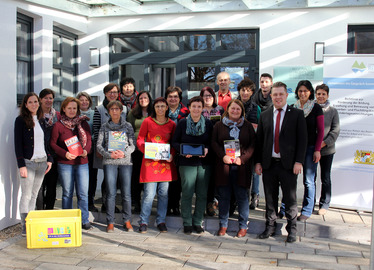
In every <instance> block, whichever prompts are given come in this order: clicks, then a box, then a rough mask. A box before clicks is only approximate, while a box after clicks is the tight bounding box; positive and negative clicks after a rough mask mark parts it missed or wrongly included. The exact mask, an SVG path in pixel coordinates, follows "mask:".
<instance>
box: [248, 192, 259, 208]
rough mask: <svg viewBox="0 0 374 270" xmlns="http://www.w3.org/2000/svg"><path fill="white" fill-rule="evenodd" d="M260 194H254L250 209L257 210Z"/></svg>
mask: <svg viewBox="0 0 374 270" xmlns="http://www.w3.org/2000/svg"><path fill="white" fill-rule="evenodd" d="M258 201H259V199H258V195H257V194H252V199H251V204H250V205H249V209H252V210H255V209H256V207H258Z"/></svg>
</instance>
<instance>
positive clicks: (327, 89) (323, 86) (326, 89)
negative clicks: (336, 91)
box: [316, 83, 330, 94]
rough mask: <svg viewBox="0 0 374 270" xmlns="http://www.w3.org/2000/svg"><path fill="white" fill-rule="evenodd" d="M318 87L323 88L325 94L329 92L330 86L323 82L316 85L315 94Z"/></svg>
mask: <svg viewBox="0 0 374 270" xmlns="http://www.w3.org/2000/svg"><path fill="white" fill-rule="evenodd" d="M320 89H322V90H325V91H326V92H327V94H329V92H330V88H329V87H328V86H327V84H324V83H323V84H320V85H317V86H316V94H317V90H320Z"/></svg>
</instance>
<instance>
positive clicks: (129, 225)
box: [123, 221, 134, 232]
mask: <svg viewBox="0 0 374 270" xmlns="http://www.w3.org/2000/svg"><path fill="white" fill-rule="evenodd" d="M123 228H124V229H125V231H126V232H133V231H134V228H133V227H132V226H131V223H130V221H126V222H125V224H123Z"/></svg>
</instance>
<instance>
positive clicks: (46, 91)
mask: <svg viewBox="0 0 374 270" xmlns="http://www.w3.org/2000/svg"><path fill="white" fill-rule="evenodd" d="M46 95H52V97H53V98H55V92H54V91H53V90H52V89H49V88H44V89H43V90H42V91H40V93H39V98H44V97H45V96H46Z"/></svg>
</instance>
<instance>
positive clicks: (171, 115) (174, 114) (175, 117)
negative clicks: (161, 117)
mask: <svg viewBox="0 0 374 270" xmlns="http://www.w3.org/2000/svg"><path fill="white" fill-rule="evenodd" d="M181 108H182V105H181V104H180V103H179V105H178V108H177V109H176V110H175V112H171V110H170V108H169V118H170V119H171V120H173V121H174V122H175V123H177V121H178V115H179V111H180V110H181Z"/></svg>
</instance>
